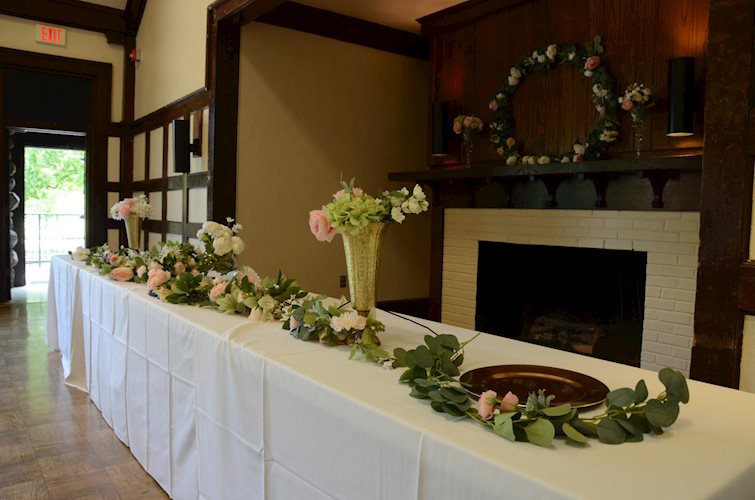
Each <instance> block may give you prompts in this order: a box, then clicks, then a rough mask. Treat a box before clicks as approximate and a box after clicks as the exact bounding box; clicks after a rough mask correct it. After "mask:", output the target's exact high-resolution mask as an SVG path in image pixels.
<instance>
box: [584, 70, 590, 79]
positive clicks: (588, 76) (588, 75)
mask: <svg viewBox="0 0 755 500" xmlns="http://www.w3.org/2000/svg"><path fill="white" fill-rule="evenodd" d="M585 76H586V77H587V78H590V77H591V76H592V71H590V70H589V69H588V70H586V71H585Z"/></svg>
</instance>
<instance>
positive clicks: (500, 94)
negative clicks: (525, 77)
mask: <svg viewBox="0 0 755 500" xmlns="http://www.w3.org/2000/svg"><path fill="white" fill-rule="evenodd" d="M517 71H519V70H517ZM495 98H496V99H498V100H499V101H500V100H501V99H503V98H504V95H503V94H502V93H501V92H499V93H497V94H496V95H495Z"/></svg>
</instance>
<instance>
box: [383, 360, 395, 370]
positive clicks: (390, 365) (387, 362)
mask: <svg viewBox="0 0 755 500" xmlns="http://www.w3.org/2000/svg"><path fill="white" fill-rule="evenodd" d="M383 368H385V369H386V370H393V360H392V359H388V360H385V361H383Z"/></svg>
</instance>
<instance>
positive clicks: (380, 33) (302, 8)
mask: <svg viewBox="0 0 755 500" xmlns="http://www.w3.org/2000/svg"><path fill="white" fill-rule="evenodd" d="M257 21H259V22H261V23H266V24H272V25H275V26H280V27H282V28H289V29H293V30H297V31H303V32H305V33H311V34H313V35H320V36H324V37H327V38H333V39H335V40H341V41H342V42H348V43H354V44H357V45H363V46H365V47H370V48H373V49H377V50H383V51H386V52H391V53H394V54H400V55H402V56H408V57H413V58H415V59H421V60H423V61H427V60H428V59H429V57H430V55H429V54H430V51H429V44H428V41H427V39H426V38H425V37H423V36H420V35H416V34H414V33H409V32H407V31H403V30H399V29H396V28H389V27H388V26H383V25H382V24H377V23H373V22H370V21H365V20H363V19H357V18H355V17H350V16H345V15H343V14H336V13H335V12H331V11H328V10H323V9H318V8H315V7H310V6H308V5H303V4H300V3H296V2H286V3H284V4H283V5H281V6H279V7H277V8H276V9H274V10H271V11H270V12H268V13H267V14H265V15H263V16H260V17H259V19H257Z"/></svg>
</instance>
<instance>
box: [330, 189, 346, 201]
mask: <svg viewBox="0 0 755 500" xmlns="http://www.w3.org/2000/svg"><path fill="white" fill-rule="evenodd" d="M345 194H346V191H344V190H343V189H339V190H338V191H336V192H335V193H333V199H334V200H340V199H341V198H343V196H344V195H345Z"/></svg>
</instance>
